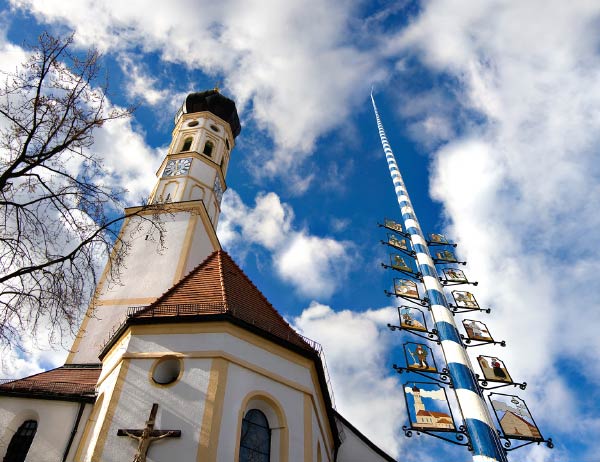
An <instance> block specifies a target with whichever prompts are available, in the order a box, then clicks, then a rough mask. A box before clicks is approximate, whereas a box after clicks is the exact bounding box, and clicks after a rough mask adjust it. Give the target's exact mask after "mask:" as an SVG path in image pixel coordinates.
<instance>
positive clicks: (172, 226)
mask: <svg viewBox="0 0 600 462" xmlns="http://www.w3.org/2000/svg"><path fill="white" fill-rule="evenodd" d="M161 219H162V220H163V225H164V229H165V236H166V239H167V240H166V245H165V248H164V249H162V250H161V252H160V253H159V251H158V250H159V245H158V241H157V239H158V232H157V231H154V233H151V234H150V233H149V231H150V224H149V223H144V222H143V221H140V220H142V219H141V218H138V217H132V218H131V220H130V222H131V224H130V225H129V226H127V229H125V230H124V233H123V238H124V239H127V240H128V241H129V242H130V243H131V248H130V250H129V254H128V255H127V257H126V258H125V261H124V262H123V265H122V267H121V276H120V284H112V285H110V286H109V285H108V284H102V291H101V295H100V298H101V300H109V301H110V300H120V299H140V298H141V299H149V298H157V297H159V296H160V295H162V294H163V293H164V292H165V291H166V290H167V289H169V288H170V287H171V286H172V285H173V278H174V276H175V271H176V269H177V265H178V263H179V260H180V256H181V249H182V247H183V246H184V245H185V244H186V239H185V236H186V232H187V229H188V223H189V221H190V212H174V213H173V214H172V215H170V214H169V213H164V214H162V216H161ZM137 223H140V224H141V227H142V229H141V230H140V231H138V232H136V233H135V235H134V236H130V235H129V233H130V232H131V231H130V230H133V229H134V227H135V226H136V225H137ZM147 237H148V238H147ZM206 239H208V237H206ZM198 263H199V262H198Z"/></svg>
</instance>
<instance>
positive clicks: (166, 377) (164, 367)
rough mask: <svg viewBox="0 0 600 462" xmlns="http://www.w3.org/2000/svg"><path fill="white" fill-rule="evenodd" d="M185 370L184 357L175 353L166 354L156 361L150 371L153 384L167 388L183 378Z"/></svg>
mask: <svg viewBox="0 0 600 462" xmlns="http://www.w3.org/2000/svg"><path fill="white" fill-rule="evenodd" d="M183 372H184V363H183V359H182V358H180V357H179V356H175V355H165V356H162V357H160V358H158V359H157V360H155V361H154V363H153V364H152V366H151V367H150V371H149V373H148V375H149V380H150V383H152V385H154V386H157V387H161V388H167V387H172V386H173V385H175V384H176V383H178V382H179V381H180V380H181V377H182V376H183Z"/></svg>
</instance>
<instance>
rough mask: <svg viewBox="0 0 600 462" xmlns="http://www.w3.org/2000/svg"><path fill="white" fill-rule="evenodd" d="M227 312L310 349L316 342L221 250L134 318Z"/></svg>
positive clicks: (178, 316)
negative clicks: (283, 314) (298, 329)
mask: <svg viewBox="0 0 600 462" xmlns="http://www.w3.org/2000/svg"><path fill="white" fill-rule="evenodd" d="M211 314H229V315H231V316H233V317H234V318H236V319H238V320H241V321H244V322H245V323H247V324H250V325H253V326H254V327H257V328H259V329H260V330H262V331H266V332H269V333H270V334H273V335H275V336H277V337H279V338H281V339H283V340H287V341H289V342H291V343H293V344H295V345H297V346H300V347H302V348H305V349H309V350H317V348H318V347H317V345H316V344H314V342H311V341H310V340H308V339H305V338H304V337H302V336H301V335H299V334H298V333H297V332H296V331H295V330H294V329H293V328H292V327H291V326H290V325H289V324H288V323H287V322H286V321H285V320H284V319H283V317H281V315H280V314H279V313H278V312H277V310H276V309H275V308H274V307H273V305H271V303H269V301H268V300H267V299H266V298H265V296H264V295H263V294H262V293H261V292H260V290H258V288H257V287H256V286H255V285H254V284H253V283H252V281H251V280H250V279H249V278H248V276H246V274H244V272H243V271H242V270H241V268H240V267H239V266H238V265H237V264H236V263H235V262H234V261H233V260H232V258H231V257H230V256H229V254H227V252H225V251H223V250H217V251H215V252H213V253H212V254H211V255H209V256H208V257H207V258H206V260H204V261H203V262H202V263H201V264H200V265H198V266H197V267H196V268H194V269H193V270H192V271H191V272H190V273H189V274H188V275H187V276H185V277H184V278H183V279H182V280H181V281H179V282H178V283H177V284H175V285H174V286H173V287H172V288H171V289H169V290H168V291H167V292H165V293H164V294H163V295H162V296H161V297H159V298H158V299H157V300H156V301H155V302H154V303H152V304H151V305H150V306H148V307H146V308H143V309H141V310H139V311H138V312H136V313H135V314H134V315H133V316H132V317H133V318H147V317H153V318H157V317H177V318H182V317H188V316H201V315H211Z"/></svg>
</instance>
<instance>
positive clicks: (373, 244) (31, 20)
mask: <svg viewBox="0 0 600 462" xmlns="http://www.w3.org/2000/svg"><path fill="white" fill-rule="evenodd" d="M162 3H163V2H161V4H162ZM0 6H1V8H2V12H1V13H0V14H1V15H0V24H2V26H3V27H2V29H1V30H3V31H4V32H3V34H2V35H0V59H1V61H0V67H2V68H3V69H11V68H14V66H15V65H16V63H18V62H20V61H21V60H22V57H23V56H24V55H23V54H22V53H23V51H22V49H21V46H22V45H23V43H24V42H27V41H29V42H32V41H34V40H35V37H36V36H37V34H38V33H39V32H41V31H44V30H48V31H50V32H52V33H54V34H69V33H71V32H73V31H74V32H75V33H76V35H75V41H76V46H77V47H78V48H79V49H82V50H83V49H85V48H87V47H91V46H93V47H97V48H99V49H100V50H102V51H103V52H104V58H103V64H104V65H105V67H106V69H107V70H108V75H109V82H110V86H109V90H110V93H109V99H110V102H111V104H114V105H116V106H121V107H127V106H130V105H132V104H135V105H137V110H136V111H135V113H134V115H133V118H132V119H130V120H129V121H126V122H121V123H118V124H114V125H112V126H110V127H108V126H107V127H103V128H102V129H101V130H100V131H99V132H98V134H97V136H96V145H95V147H94V149H96V150H97V152H98V153H99V155H101V156H103V158H104V160H105V165H106V167H107V172H108V173H107V175H108V177H110V178H111V179H112V181H114V182H115V183H118V184H121V185H124V186H125V187H127V188H128V189H129V194H128V195H127V196H126V197H125V198H124V201H125V202H126V203H127V204H129V205H134V204H137V203H139V202H140V198H142V197H144V196H145V195H147V194H148V193H149V191H150V189H151V187H152V186H153V184H154V181H155V179H154V173H155V171H156V169H157V167H158V165H159V163H160V161H161V159H162V158H163V156H164V154H165V152H166V147H167V145H168V143H169V141H170V132H171V129H172V120H173V119H172V118H173V115H174V114H175V112H176V110H177V108H178V106H179V105H180V104H181V102H182V100H183V97H184V96H185V95H186V94H187V93H188V92H191V91H200V90H204V89H207V88H212V87H213V86H214V85H215V83H217V82H219V83H220V87H221V89H222V92H223V93H224V94H226V95H227V96H229V97H231V98H233V99H234V100H235V101H236V102H237V103H238V109H239V112H240V118H241V120H242V125H243V128H242V133H241V135H240V137H239V138H238V140H237V146H236V148H235V151H234V153H233V160H232V162H231V166H230V170H229V173H228V178H227V183H228V186H229V190H228V192H227V193H226V195H225V197H224V204H223V214H222V216H221V222H220V227H219V230H218V233H219V237H220V240H221V242H222V244H223V246H224V247H225V249H226V250H228V251H229V252H230V253H231V254H232V256H233V257H234V258H235V259H236V261H237V262H238V263H239V264H240V265H241V266H242V268H243V269H244V271H246V273H247V274H248V275H249V276H250V278H251V279H252V280H253V281H254V282H255V283H256V285H257V286H258V287H259V288H260V289H261V290H262V291H263V292H264V294H265V295H266V296H267V298H268V299H269V300H270V301H271V302H272V303H273V304H274V305H275V307H277V308H278V309H279V311H280V312H281V313H282V314H283V315H284V316H286V318H287V319H288V320H289V321H290V322H291V323H293V324H294V325H295V326H296V327H297V328H298V329H300V330H301V331H302V333H304V334H305V335H307V336H308V337H311V338H313V339H315V340H316V341H319V342H320V343H322V344H323V346H324V348H325V352H326V355H327V360H328V366H329V369H330V372H331V375H332V379H333V383H334V389H335V394H336V401H337V405H338V410H339V411H340V412H341V413H342V414H343V415H345V416H346V417H347V418H348V419H349V420H350V421H351V422H352V423H354V424H355V425H356V426H357V427H358V428H359V429H361V430H362V431H364V432H365V433H366V434H367V435H368V436H369V437H371V438H372V439H373V440H374V441H375V442H376V443H378V444H380V445H381V446H382V447H383V448H385V449H386V450H387V451H388V452H390V453H391V454H394V455H397V456H398V457H399V458H400V460H403V461H404V460H406V461H412V460H419V461H424V462H426V461H429V460H439V457H440V454H444V455H445V460H448V461H450V460H451V461H466V460H469V454H468V453H467V452H466V451H465V450H464V449H463V448H458V447H454V446H451V445H443V444H442V443H438V442H437V441H434V440H433V439H431V438H427V437H424V436H422V437H420V438H412V439H406V438H404V436H403V435H402V432H401V426H402V425H403V424H406V423H407V417H406V414H405V410H404V398H403V396H402V388H403V385H402V381H404V380H406V378H405V377H404V376H397V375H394V374H393V371H392V369H391V364H392V363H393V362H395V361H400V360H401V357H402V348H401V344H402V343H403V342H406V341H414V339H411V338H408V337H403V336H402V335H400V334H398V333H392V332H390V331H388V330H387V328H386V324H387V323H388V322H392V323H393V322H396V321H397V318H396V314H395V308H394V305H393V304H392V303H393V301H392V300H390V299H388V298H387V297H386V296H385V295H384V293H383V290H384V289H389V287H390V285H391V281H392V278H393V277H394V275H393V274H391V273H390V272H389V271H388V272H386V271H384V270H383V269H382V268H381V267H380V263H381V262H382V261H386V262H387V259H388V257H387V253H388V252H387V249H386V248H385V247H384V246H382V245H381V244H380V243H379V241H380V240H381V239H385V237H386V233H385V232H384V231H383V230H382V229H380V228H378V227H377V223H378V222H380V221H382V220H383V218H384V217H386V216H387V217H390V218H396V217H398V216H399V213H398V209H397V203H396V198H395V195H394V191H393V187H392V184H391V180H390V178H389V173H388V170H387V165H386V163H385V160H384V155H383V151H382V149H381V144H380V141H379V137H378V134H377V129H376V124H375V117H374V115H373V111H372V108H371V105H370V101H369V91H370V88H371V86H372V85H373V86H374V89H375V97H376V100H377V104H378V108H379V111H380V114H381V117H382V120H383V123H384V126H385V128H386V132H387V135H388V138H389V140H390V143H391V145H392V148H393V150H394V152H395V154H396V158H397V161H398V164H399V166H400V168H401V170H402V174H403V176H404V180H405V182H406V184H407V187H408V190H409V193H410V195H411V199H412V201H413V205H414V208H415V210H416V212H417V214H418V217H419V219H420V222H421V226H422V228H423V229H424V230H425V232H427V233H429V232H444V233H446V234H447V235H448V236H449V237H450V238H451V239H453V240H456V241H457V242H459V243H460V245H459V247H458V255H459V257H461V258H464V259H466V260H467V261H468V262H469V265H468V266H467V267H466V268H465V272H466V274H467V276H469V277H470V278H472V279H476V280H478V281H480V285H479V286H478V287H477V288H474V289H473V292H474V293H475V295H476V297H477V300H478V301H479V303H480V304H481V305H484V306H491V307H493V311H492V313H491V314H489V315H487V314H482V315H481V316H480V317H479V319H481V320H482V321H483V322H485V323H486V324H487V326H488V328H489V329H490V331H491V333H492V335H493V336H494V338H496V339H504V340H506V341H507V344H508V346H507V347H506V348H501V347H490V348H487V347H482V348H481V349H477V351H475V352H473V353H474V354H473V355H472V356H473V358H475V357H476V356H477V355H478V354H485V355H490V356H498V357H499V358H500V359H502V360H503V361H504V363H505V364H506V366H507V369H508V370H509V371H510V373H511V375H512V376H513V378H515V380H516V381H519V382H521V381H525V382H527V383H528V384H529V385H528V389H527V390H526V391H524V392H519V393H517V394H519V396H521V397H522V398H524V399H525V400H526V401H527V403H528V406H529V409H530V410H531V413H532V414H533V416H534V418H535V419H536V422H537V423H538V424H539V426H540V429H541V431H542V433H543V434H544V435H546V436H552V437H553V438H554V440H555V442H556V448H555V449H554V450H553V451H549V450H546V449H544V448H541V447H534V448H531V449H524V450H521V451H516V452H514V453H512V454H511V455H510V460H512V461H520V460H531V461H535V462H541V461H560V462H568V461H593V460H596V459H594V457H597V455H596V454H597V450H598V444H597V442H596V438H594V436H595V435H596V434H598V432H599V431H600V419H599V417H598V416H599V415H600V412H599V411H600V409H599V407H600V406H599V405H598V404H597V402H599V401H600V400H599V399H598V398H600V396H599V393H598V389H599V388H598V385H599V383H600V362H599V361H598V360H597V358H598V357H599V356H600V342H599V341H598V336H597V326H598V325H600V305H599V302H598V297H597V293H598V283H597V281H596V278H595V275H596V274H598V272H599V271H600V268H599V266H600V263H599V262H600V250H599V249H600V246H599V245H598V241H599V239H598V238H599V234H598V229H600V214H599V213H598V209H599V206H600V162H599V161H598V146H599V145H600V135H599V134H600V84H599V82H600V79H599V78H598V75H599V74H600V60H599V46H598V45H599V43H600V32H598V27H597V25H598V21H599V20H600V6H598V5H597V4H596V2H586V1H583V0H582V1H575V2H570V3H569V5H568V6H567V5H566V4H565V3H564V2H559V1H550V2H548V1H543V2H542V1H533V0H527V1H509V2H500V1H480V2H476V3H475V2H469V1H463V2H461V1H458V0H455V1H451V0H431V1H428V2H422V3H420V2H410V1H400V2H387V1H375V2H364V1H363V2H361V1H358V0H355V1H353V0H346V1H335V0H309V1H300V0H288V1H286V2H276V1H266V0H262V1H258V0H256V1H247V0H245V1H240V0H227V1H223V2H217V3H214V2H213V3H211V2H200V1H194V0H180V1H172V2H169V3H168V6H166V2H165V4H164V5H162V6H160V5H159V4H157V5H153V7H152V8H149V7H148V5H147V3H144V2H138V1H129V2H120V3H119V2H110V1H102V2H101V1H95V2H92V1H91V0H80V1H77V2H64V1H58V0H56V1H50V0H46V1H42V0H14V1H13V2H7V1H2V2H0ZM462 317H465V316H462ZM462 317H457V320H459V319H462ZM470 317H473V316H472V315H471V316H470ZM64 356H65V355H64V352H62V351H59V352H56V351H39V350H32V351H31V352H30V353H29V354H28V355H25V356H23V355H21V356H20V359H15V361H14V364H15V367H14V369H13V370H12V371H10V372H11V374H12V375H25V374H27V373H30V372H33V371H35V370H38V369H39V368H40V367H50V366H52V365H55V364H60V363H61V361H63V360H64ZM439 362H440V361H439V360H438V363H439ZM474 363H475V361H474ZM507 393H508V392H507ZM450 395H451V393H450ZM453 412H454V415H455V416H456V415H457V412H455V411H454V410H453ZM442 451H443V452H442Z"/></svg>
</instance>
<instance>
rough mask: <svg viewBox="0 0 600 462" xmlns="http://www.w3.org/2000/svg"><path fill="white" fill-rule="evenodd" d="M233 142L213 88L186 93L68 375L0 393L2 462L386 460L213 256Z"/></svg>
mask: <svg viewBox="0 0 600 462" xmlns="http://www.w3.org/2000/svg"><path fill="white" fill-rule="evenodd" d="M239 132H240V125H239V120H238V115H237V112H236V109H235V104H234V103H233V101H231V100H229V99H228V98H225V97H224V96H223V95H221V94H220V93H218V92H217V91H216V90H211V91H207V92H203V93H194V94H191V95H189V96H188V97H187V98H186V100H185V102H184V105H183V107H182V109H181V111H180V112H179V113H178V114H177V117H176V118H175V129H174V131H173V139H172V142H171V145H170V147H169V150H168V152H167V154H166V157H165V159H164V160H163V162H162V164H161V166H160V168H159V169H158V172H157V176H158V180H157V182H156V185H155V187H154V189H153V191H152V194H151V195H150V198H149V203H150V206H148V207H141V208H132V209H128V210H127V213H128V214H129V215H131V217H130V218H128V219H127V220H126V221H125V223H124V224H123V227H122V231H121V236H122V237H121V238H122V241H123V242H124V243H126V244H127V245H128V246H129V247H128V253H127V257H126V259H125V260H124V262H123V264H122V265H121V268H122V273H121V281H120V282H121V284H120V285H110V284H108V281H109V279H108V278H107V274H106V272H108V271H110V269H111V268H110V266H108V267H107V270H106V271H105V274H104V275H103V276H102V279H101V281H100V283H99V286H98V290H97V300H96V303H95V308H96V309H95V311H93V312H92V311H90V312H89V313H88V316H87V317H86V320H85V321H84V324H83V326H82V328H81V331H80V333H79V335H78V337H77V339H76V341H75V343H74V346H73V352H72V353H71V355H70V356H69V360H68V361H67V364H65V365H64V366H62V367H58V368H55V369H52V370H49V371H46V372H42V373H39V374H35V375H33V376H30V377H26V378H22V379H15V380H10V381H4V382H2V383H0V457H3V454H4V459H3V460H4V461H5V462H23V461H25V462H33V461H35V462H55V461H57V460H62V461H63V462H127V461H135V462H145V461H148V462H167V461H177V462H197V461H201V462H232V461H233V462H249V461H256V460H260V461H264V462H358V461H360V462H393V461H394V459H392V458H391V457H390V456H389V455H387V454H386V453H385V452H384V451H382V450H381V449H379V448H378V447H377V446H375V445H374V444H373V443H372V442H371V441H370V440H369V439H368V438H366V437H365V436H364V435H363V434H362V433H360V431H358V430H357V429H356V428H355V427H354V426H352V425H351V424H350V422H348V421H347V420H346V419H344V418H343V417H342V416H341V415H340V414H338V413H337V411H336V410H335V406H334V402H333V392H332V390H331V382H330V380H329V377H328V374H327V368H326V367H325V359H324V356H323V350H322V348H321V346H320V345H319V344H318V343H316V342H314V341H312V340H310V339H307V338H305V337H303V336H302V335H300V334H298V333H297V332H296V331H295V330H294V329H293V328H292V327H291V326H290V325H289V324H288V323H287V322H286V320H285V319H284V318H283V317H282V316H281V315H280V314H279V313H278V312H277V310H276V309H275V308H274V307H273V306H272V305H271V304H270V303H269V301H268V300H267V299H266V298H265V296H264V295H263V294H262V293H261V292H260V291H259V290H258V288H257V287H256V286H255V285H254V283H253V282H252V281H251V280H250V279H249V278H248V277H247V276H246V275H245V274H244V272H243V271H242V269H241V268H240V267H239V266H238V265H237V264H236V263H235V262H234V261H233V259H232V258H231V257H230V256H229V255H228V254H227V253H226V252H225V251H223V250H222V249H221V247H220V245H219V241H218V240H217V237H216V234H215V226H216V223H217V221H218V219H219V212H220V203H221V195H222V191H223V190H224V189H225V188H226V182H225V175H226V172H227V167H228V165H229V160H230V155H231V150H232V149H233V146H234V141H235V138H236V136H237V135H238V134H239ZM156 213H158V214H159V216H160V219H161V223H162V226H164V229H165V230H166V242H165V250H164V251H163V252H162V253H157V252H156V243H155V242H154V239H155V238H156V236H153V234H152V228H151V225H150V222H148V221H147V220H146V218H147V215H151V214H156Z"/></svg>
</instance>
